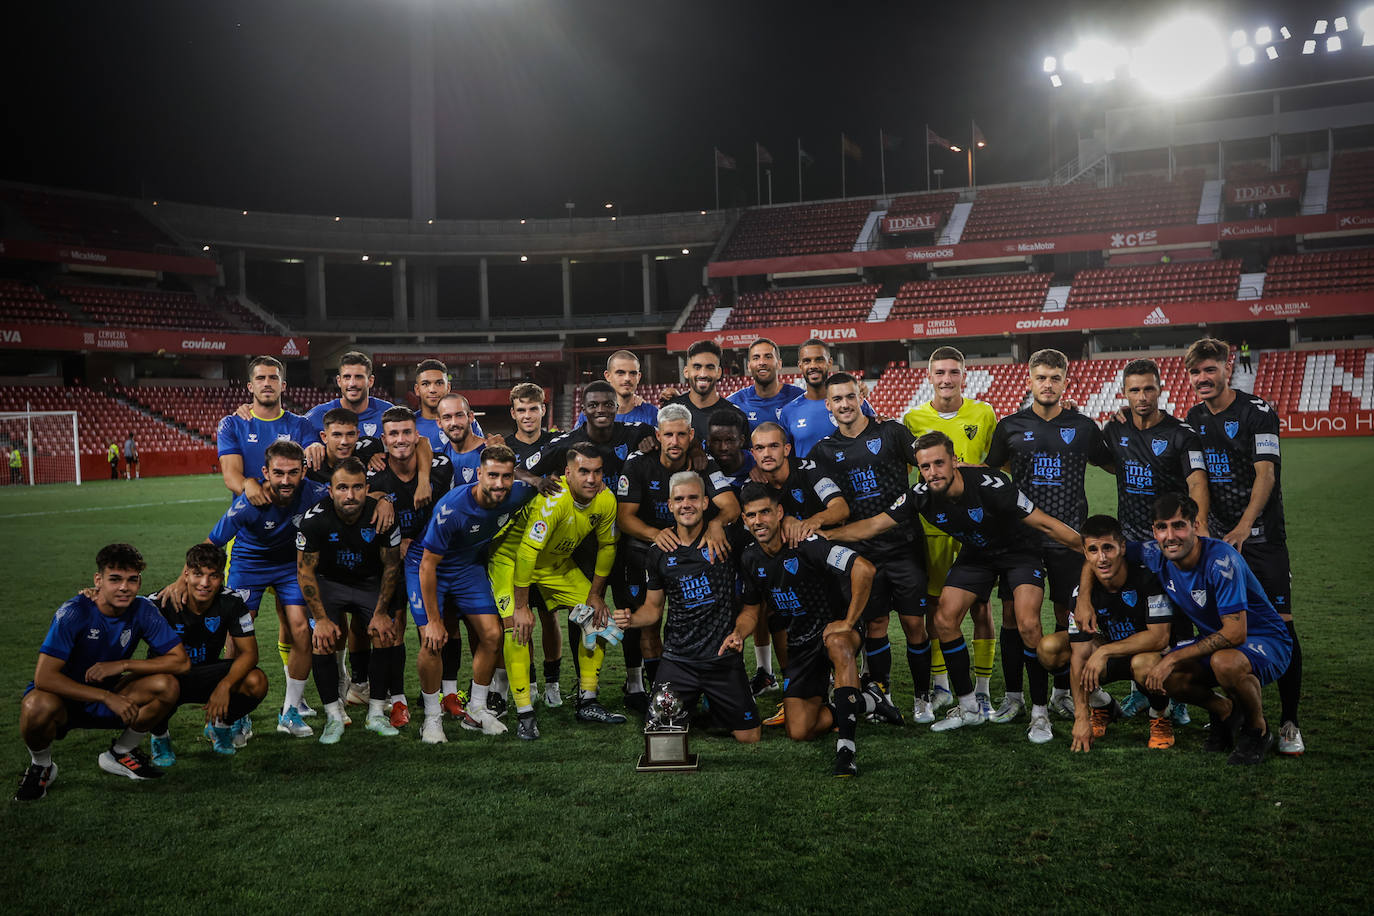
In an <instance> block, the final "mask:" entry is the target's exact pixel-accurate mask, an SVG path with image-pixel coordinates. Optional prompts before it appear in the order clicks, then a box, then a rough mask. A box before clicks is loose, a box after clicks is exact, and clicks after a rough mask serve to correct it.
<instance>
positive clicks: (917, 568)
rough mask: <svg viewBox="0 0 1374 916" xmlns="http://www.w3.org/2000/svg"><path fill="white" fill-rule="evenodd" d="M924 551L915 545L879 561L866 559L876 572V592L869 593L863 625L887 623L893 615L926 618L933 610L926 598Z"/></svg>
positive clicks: (880, 558)
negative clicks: (876, 621)
mask: <svg viewBox="0 0 1374 916" xmlns="http://www.w3.org/2000/svg"><path fill="white" fill-rule="evenodd" d="M921 547H922V545H921V544H919V543H916V542H913V543H911V544H908V545H907V548H906V549H905V550H900V551H894V552H892V553H887V554H884V555H882V556H880V557H876V558H873V557H864V559H866V560H868V561H869V562H871V563H872V564H873V565H874V566H875V567H877V569H876V572H875V573H874V575H873V590H872V592H870V593H869V596H868V604H867V605H865V606H864V611H863V613H862V614H860V615H859V620H860V622H862V623H868V622H869V621H871V620H884V619H886V618H887V617H888V615H889V614H891V613H892V612H893V611H896V612H897V613H898V614H900V615H902V616H904V617H924V616H925V615H926V613H927V612H928V611H929V610H930V602H929V600H928V597H927V595H926V583H927V581H928V580H927V578H926V564H925V555H924V554H923V553H921V552H920V551H921ZM860 556H863V555H862V554H860ZM846 594H848V592H847V591H846Z"/></svg>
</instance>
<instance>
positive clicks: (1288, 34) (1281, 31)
mask: <svg viewBox="0 0 1374 916" xmlns="http://www.w3.org/2000/svg"><path fill="white" fill-rule="evenodd" d="M1279 34H1280V35H1282V36H1283V40H1284V41H1287V40H1288V39H1290V38H1292V37H1293V33H1292V32H1290V31H1288V26H1286V25H1281V26H1279Z"/></svg>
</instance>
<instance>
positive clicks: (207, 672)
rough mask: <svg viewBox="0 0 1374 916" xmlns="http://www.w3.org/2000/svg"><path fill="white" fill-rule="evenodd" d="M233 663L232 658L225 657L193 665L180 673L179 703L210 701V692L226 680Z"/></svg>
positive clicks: (181, 704) (178, 676) (178, 681)
mask: <svg viewBox="0 0 1374 916" xmlns="http://www.w3.org/2000/svg"><path fill="white" fill-rule="evenodd" d="M233 665H234V660H233V659H232V658H223V659H220V660H219V661H217V662H206V663H205V664H203V665H192V666H191V670H190V671H187V672H186V673H185V674H178V675H177V683H178V684H180V685H181V696H180V697H179V698H178V699H177V705H178V706H185V705H186V704H188V703H208V702H210V694H212V693H214V692H215V688H216V687H218V686H219V682H220V681H222V680H224V678H225V675H227V674H228V673H229V669H230V668H231V667H233Z"/></svg>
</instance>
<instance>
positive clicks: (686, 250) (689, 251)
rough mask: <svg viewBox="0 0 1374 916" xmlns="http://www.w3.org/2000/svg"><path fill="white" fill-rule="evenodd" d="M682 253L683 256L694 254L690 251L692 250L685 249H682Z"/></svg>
mask: <svg viewBox="0 0 1374 916" xmlns="http://www.w3.org/2000/svg"><path fill="white" fill-rule="evenodd" d="M682 253H683V254H691V253H692V249H690V248H684V249H682Z"/></svg>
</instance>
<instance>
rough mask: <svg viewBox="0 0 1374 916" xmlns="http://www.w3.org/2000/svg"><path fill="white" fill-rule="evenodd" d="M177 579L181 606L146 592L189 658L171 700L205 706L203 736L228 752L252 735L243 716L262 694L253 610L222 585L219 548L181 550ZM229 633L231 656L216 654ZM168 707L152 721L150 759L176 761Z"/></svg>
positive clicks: (165, 764)
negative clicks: (183, 557)
mask: <svg viewBox="0 0 1374 916" xmlns="http://www.w3.org/2000/svg"><path fill="white" fill-rule="evenodd" d="M178 581H179V583H180V585H181V588H182V590H183V592H184V593H185V596H186V597H185V601H184V603H183V604H182V607H181V609H180V610H178V609H177V608H176V607H175V606H173V605H172V603H171V602H167V603H166V604H163V603H162V602H161V601H159V598H160V595H158V593H156V592H154V593H153V594H152V595H150V596H149V600H150V601H152V602H153V603H154V604H160V605H161V607H162V616H163V618H164V619H165V620H166V621H167V623H168V624H170V625H171V627H172V629H173V630H176V633H177V636H179V637H180V638H181V644H182V646H183V647H184V648H185V650H186V655H187V657H188V658H190V660H191V670H190V671H187V672H186V673H184V674H179V675H177V682H178V683H179V684H180V687H181V696H180V697H179V698H178V699H177V702H176V706H177V707H181V706H186V705H189V704H193V703H194V704H196V705H198V706H204V707H205V737H207V738H209V739H210V740H211V741H212V742H214V745H215V753H217V754H225V755H229V754H233V753H234V751H235V750H237V749H238V748H241V747H243V746H244V745H245V744H247V743H248V739H249V738H251V737H252V735H253V729H252V725H251V723H250V720H249V718H248V716H249V715H250V714H251V713H252V712H253V710H255V709H257V708H258V704H259V703H261V702H262V701H263V698H264V697H266V696H267V675H265V674H263V673H262V669H261V668H259V667H258V637H257V634H256V633H255V632H254V631H253V615H252V614H251V613H249V611H248V606H247V605H246V604H244V603H243V596H241V595H239V594H238V593H237V592H233V591H230V590H229V589H227V588H225V587H224V550H223V548H220V547H216V546H215V545H214V544H197V545H196V546H194V547H192V548H191V549H190V550H188V551H186V566H185V567H183V568H182V570H181V576H180V578H179V580H178ZM231 638H232V639H233V645H234V657H233V658H225V659H221V658H220V655H221V653H223V651H224V645H225V643H226V642H227V641H228V640H229V639H231ZM172 712H175V709H173V710H172ZM172 712H169V713H168V714H167V716H166V718H164V719H163V720H162V721H161V722H159V723H158V724H157V725H155V726H153V763H154V764H156V765H157V766H160V767H169V766H171V765H172V764H174V763H176V762H177V756H176V752H175V751H173V749H172V738H171V735H169V734H168V733H167V726H168V724H169V723H170V722H171V719H172Z"/></svg>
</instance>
